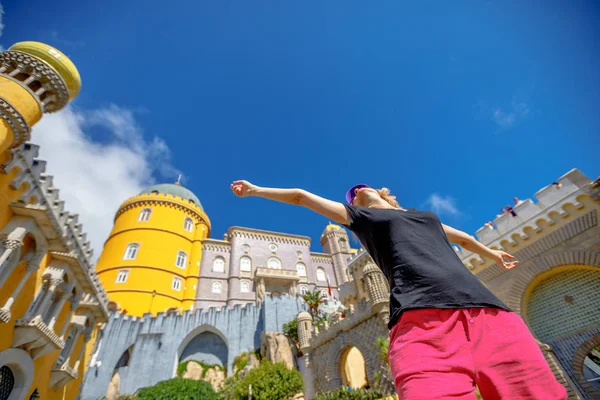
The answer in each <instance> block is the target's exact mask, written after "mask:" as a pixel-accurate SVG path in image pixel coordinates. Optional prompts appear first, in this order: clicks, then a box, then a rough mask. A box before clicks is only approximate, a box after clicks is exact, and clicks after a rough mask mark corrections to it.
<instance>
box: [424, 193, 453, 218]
mask: <svg viewBox="0 0 600 400" xmlns="http://www.w3.org/2000/svg"><path fill="white" fill-rule="evenodd" d="M427 204H428V205H429V206H430V207H431V208H432V209H433V211H435V212H436V213H437V214H446V215H459V214H460V211H459V210H458V208H456V204H454V200H453V199H452V198H451V197H448V196H447V197H443V196H440V195H439V194H437V193H433V194H432V195H431V196H429V198H428V199H427Z"/></svg>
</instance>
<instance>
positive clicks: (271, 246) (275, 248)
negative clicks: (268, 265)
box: [269, 243, 277, 253]
mask: <svg viewBox="0 0 600 400" xmlns="http://www.w3.org/2000/svg"><path fill="white" fill-rule="evenodd" d="M269 250H271V251H272V252H273V253H275V252H276V251H277V245H276V244H275V243H271V244H270V245H269Z"/></svg>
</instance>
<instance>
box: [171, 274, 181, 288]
mask: <svg viewBox="0 0 600 400" xmlns="http://www.w3.org/2000/svg"><path fill="white" fill-rule="evenodd" d="M171 287H172V288H173V289H174V290H177V291H180V290H181V278H178V277H176V276H174V277H173V282H172V283H171Z"/></svg>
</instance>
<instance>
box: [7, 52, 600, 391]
mask: <svg viewBox="0 0 600 400" xmlns="http://www.w3.org/2000/svg"><path fill="white" fill-rule="evenodd" d="M80 85H81V82H80V78H79V74H78V73H77V70H76V68H75V66H74V65H73V64H72V63H71V61H70V60H68V58H67V57H66V56H64V54H62V53H60V52H59V51H58V50H56V49H54V48H52V47H50V46H47V45H44V44H41V43H32V42H25V43H19V44H16V45H14V46H12V47H11V48H10V49H8V50H7V51H5V52H3V53H0V89H1V90H0V122H1V123H2V125H0V167H1V168H0V240H2V242H1V243H2V247H1V248H0V306H1V307H0V400H4V399H10V400H12V399H19V400H20V399H37V398H42V399H58V398H61V399H84V400H87V399H89V400H92V399H94V400H95V399H97V398H99V397H102V396H105V395H106V394H107V393H108V391H109V389H110V390H112V391H113V392H112V393H113V394H115V393H121V394H125V393H133V392H135V390H137V389H138V388H140V387H144V386H149V385H152V384H155V383H156V382H158V381H160V380H164V379H170V378H172V377H174V376H176V374H177V366H178V364H179V363H180V362H184V361H186V360H200V361H204V362H206V363H207V364H217V365H221V366H223V367H225V368H226V370H227V371H228V372H230V373H231V371H232V362H233V360H234V358H235V357H236V356H237V355H238V354H240V353H241V352H246V351H252V350H254V349H257V348H258V347H260V345H261V338H260V336H261V334H262V333H265V332H266V333H269V332H281V331H282V326H283V324H285V323H286V322H288V321H290V320H292V319H293V318H295V317H297V318H298V333H299V345H300V349H301V351H302V356H300V357H298V358H297V360H296V367H297V368H298V369H299V370H300V372H301V373H302V375H303V377H304V381H305V385H306V390H305V396H306V397H307V398H311V397H312V396H313V395H314V393H316V392H321V391H327V390H331V389H335V388H337V387H339V386H341V385H347V386H353V387H361V386H366V385H369V386H377V387H379V388H381V389H382V391H385V392H389V393H392V392H393V382H392V380H391V377H390V376H389V372H388V370H387V366H386V365H385V363H384V362H383V360H382V359H381V358H380V357H379V356H378V352H379V349H378V348H377V346H376V344H375V339H376V338H379V337H386V336H387V334H388V330H387V326H386V324H387V320H388V318H389V311H388V310H389V303H388V302H389V291H388V284H387V281H386V280H385V277H384V276H383V274H382V273H381V271H380V270H379V269H378V268H377V266H376V265H375V263H374V262H373V260H372V259H371V258H370V257H369V255H368V254H367V253H366V252H365V251H364V250H362V249H352V248H351V246H350V243H349V238H348V235H347V232H346V230H345V229H343V228H341V227H340V226H337V225H334V224H329V225H327V226H326V228H325V230H324V231H323V233H322V235H321V240H320V242H321V243H320V244H321V246H322V249H323V251H322V252H316V251H314V249H313V248H312V246H311V240H310V238H308V237H304V236H298V235H292V234H287V233H277V232H268V231H263V230H258V229H252V228H243V227H231V228H230V229H229V230H228V232H227V233H226V234H225V235H224V237H223V239H220V240H218V239H214V238H210V234H211V222H210V220H209V218H208V215H207V213H206V212H205V210H204V209H203V207H202V204H201V202H200V199H198V197H197V196H196V195H194V193H192V192H191V191H190V190H188V189H186V188H184V187H183V186H181V184H179V183H175V184H162V185H155V186H151V187H149V188H147V189H146V190H144V191H142V192H141V193H139V194H137V195H134V196H133V197H131V198H130V199H128V200H125V202H124V203H123V204H122V205H121V206H120V207H119V208H118V210H116V213H115V220H114V226H113V229H112V232H111V233H110V235H109V237H108V238H107V240H106V242H105V246H104V249H103V252H102V254H101V255H100V257H99V260H98V263H97V265H96V266H95V267H94V266H93V265H92V263H91V261H90V260H91V256H92V252H91V248H90V245H89V243H88V242H87V241H86V238H85V233H84V232H83V230H82V227H81V225H80V224H78V221H77V216H76V215H72V214H70V213H68V212H67V211H66V210H65V209H64V203H63V202H62V201H61V200H60V197H59V193H58V189H57V188H55V187H54V186H53V180H52V177H50V176H47V175H45V174H44V167H45V163H44V161H42V160H39V159H37V152H38V147H37V146H36V145H34V144H31V143H28V140H29V136H30V131H31V127H32V126H33V125H34V124H35V123H36V122H37V121H38V120H39V119H40V118H42V114H43V113H44V112H53V111H57V110H59V109H60V108H62V107H64V106H65V105H66V104H67V103H68V101H69V100H71V99H72V98H74V97H75V96H76V95H77V93H78V91H79V88H80ZM132 195H133V194H132ZM599 199H600V185H599V182H598V180H596V181H592V180H590V179H589V178H588V177H586V176H585V175H583V173H581V172H580V171H579V170H577V169H574V170H572V171H569V172H568V173H567V174H565V175H564V176H562V177H561V178H559V179H558V180H557V181H556V182H555V183H554V184H551V185H548V186H547V187H544V188H542V189H541V190H540V191H538V192H537V193H536V194H535V197H534V200H525V201H523V202H520V203H519V204H518V205H516V206H515V207H514V209H513V211H514V215H511V214H504V215H502V216H499V217H498V218H496V219H495V220H494V221H493V223H489V224H486V225H485V226H484V227H482V228H481V229H479V230H478V231H477V238H478V240H480V241H481V242H483V243H484V244H486V245H488V246H489V247H491V248H498V249H500V248H502V249H505V250H506V251H508V252H510V253H513V254H514V255H515V256H516V257H517V258H518V259H519V261H520V262H521V263H520V265H519V266H518V267H517V268H515V269H514V270H510V271H505V270H503V269H500V268H498V267H497V266H495V265H494V264H493V263H491V262H490V261H489V260H485V259H482V258H480V257H479V256H476V255H473V254H469V253H468V252H466V251H464V250H462V249H460V248H456V251H457V256H458V257H459V258H460V259H461V260H462V261H463V263H464V264H465V267H466V268H469V269H470V270H471V271H472V272H473V273H474V274H475V275H476V276H477V277H478V278H479V279H480V280H481V281H482V282H483V283H484V284H485V285H486V286H487V287H488V288H490V290H492V291H493V292H494V293H495V294H496V295H497V296H498V297H499V298H500V299H501V300H503V301H504V302H505V303H506V304H507V305H508V306H509V307H511V308H512V309H513V310H514V311H516V312H518V313H519V314H520V315H521V316H522V317H523V318H524V320H525V321H526V322H527V324H528V326H529V327H530V329H531V330H532V332H533V334H534V335H535V337H536V339H537V340H538V343H539V346H540V349H541V350H542V352H543V354H544V355H545V357H546V359H547V361H548V363H549V364H550V366H551V368H552V370H553V371H554V373H555V375H556V377H557V379H558V380H559V381H560V382H561V383H562V384H563V385H564V386H565V387H567V389H568V391H569V398H570V399H587V398H594V396H598V395H599V394H600V380H598V379H597V377H600V368H599V367H598V364H597V363H596V362H595V361H594V360H595V359H596V358H597V357H598V356H597V354H600V323H599V322H598V321H600V297H599V296H600V227H598V211H599V209H600V206H599V201H600V200H599ZM313 290H318V291H321V292H322V293H323V294H325V295H326V296H327V298H328V303H327V304H326V305H325V306H324V309H325V310H326V311H327V313H328V314H329V320H328V321H327V322H325V323H324V324H322V325H318V324H317V323H315V321H313V320H312V317H311V315H310V314H309V313H307V312H306V304H305V303H304V302H303V301H302V300H301V296H302V294H303V293H305V292H306V291H313Z"/></svg>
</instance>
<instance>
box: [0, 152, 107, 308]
mask: <svg viewBox="0 0 600 400" xmlns="http://www.w3.org/2000/svg"><path fill="white" fill-rule="evenodd" d="M11 153H12V159H11V160H10V161H9V162H8V163H7V164H6V165H4V166H3V171H4V173H6V174H10V173H12V172H13V171H18V173H17V174H16V176H15V178H14V179H13V180H12V181H11V182H10V184H9V186H10V188H11V189H13V190H22V193H21V195H20V197H19V199H18V201H17V202H16V203H13V204H12V205H11V206H12V207H13V209H14V208H21V209H25V210H27V211H28V212H29V211H31V212H43V213H44V214H45V218H47V220H48V221H49V223H50V225H51V226H52V228H53V230H54V231H55V232H57V233H58V238H57V239H58V241H59V243H60V244H61V246H60V247H61V248H59V249H55V250H56V251H58V252H59V253H67V254H70V255H72V256H73V257H75V258H76V259H77V260H78V263H79V265H80V267H81V269H82V270H83V271H85V272H86V273H85V277H86V279H87V280H88V283H90V284H91V286H92V287H93V288H94V289H95V293H96V295H97V296H98V300H99V305H100V307H101V308H102V310H103V312H104V314H105V315H107V314H108V310H107V308H106V305H107V303H108V297H107V295H106V293H105V292H104V288H103V287H102V285H101V284H100V282H99V280H98V277H97V276H96V273H95V270H94V268H93V266H92V263H91V257H92V255H93V249H92V246H91V244H90V242H89V241H88V240H87V234H86V233H85V232H84V231H83V227H82V225H81V223H79V215H78V214H71V213H69V212H68V211H66V210H65V209H64V205H65V202H64V200H61V199H60V197H59V190H58V189H57V188H55V187H54V178H53V177H52V176H50V175H45V174H44V172H45V170H46V161H43V160H38V159H37V156H38V154H39V146H37V145H35V144H32V143H25V144H23V145H21V146H19V147H17V148H15V149H13V150H12V151H11Z"/></svg>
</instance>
